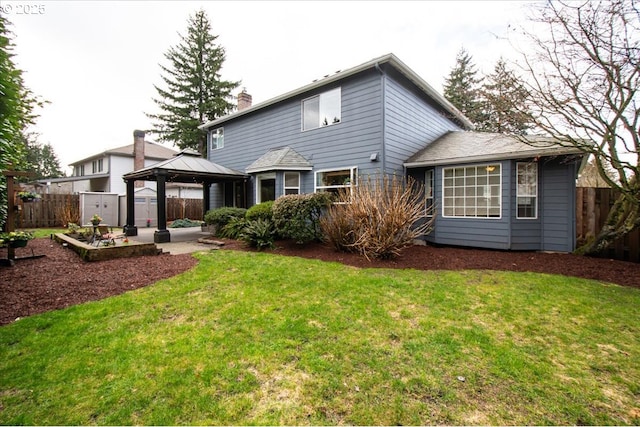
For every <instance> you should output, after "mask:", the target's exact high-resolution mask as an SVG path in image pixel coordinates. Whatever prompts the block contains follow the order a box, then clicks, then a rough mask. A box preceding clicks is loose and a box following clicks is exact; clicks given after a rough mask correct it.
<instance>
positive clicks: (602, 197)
mask: <svg viewBox="0 0 640 427" xmlns="http://www.w3.org/2000/svg"><path fill="white" fill-rule="evenodd" d="M617 197H618V192H617V191H615V190H613V189H611V188H591V187H578V188H576V238H577V241H578V245H580V244H581V243H582V242H584V241H585V240H586V239H589V238H591V237H593V236H595V235H596V234H598V232H599V231H600V229H601V228H602V226H603V225H604V222H605V221H606V219H607V215H608V214H609V210H610V209H611V207H612V206H613V203H614V202H615V201H616V198H617ZM602 256H603V257H607V258H614V259H618V260H623V261H632V262H640V229H636V230H634V231H633V232H631V233H629V234H627V235H626V236H625V237H623V238H622V239H618V240H616V241H615V242H614V244H613V245H612V246H611V247H610V248H609V249H608V250H606V251H605V252H604V253H603V254H602Z"/></svg>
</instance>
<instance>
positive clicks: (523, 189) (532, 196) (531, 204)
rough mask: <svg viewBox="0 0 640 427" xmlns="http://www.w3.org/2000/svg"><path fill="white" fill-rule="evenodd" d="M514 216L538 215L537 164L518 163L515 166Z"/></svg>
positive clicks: (531, 216)
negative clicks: (516, 183)
mask: <svg viewBox="0 0 640 427" xmlns="http://www.w3.org/2000/svg"><path fill="white" fill-rule="evenodd" d="M516 170H517V173H516V175H517V179H518V186H517V189H516V204H517V210H516V218H518V219H520V218H529V219H535V218H537V217H538V164H537V163H518V164H517V166H516Z"/></svg>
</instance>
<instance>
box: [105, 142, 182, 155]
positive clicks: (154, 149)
mask: <svg viewBox="0 0 640 427" xmlns="http://www.w3.org/2000/svg"><path fill="white" fill-rule="evenodd" d="M105 154H124V155H126V156H131V157H133V144H129V145H125V146H124V147H118V148H113V149H111V150H107V151H105ZM176 154H178V152H177V151H176V150H173V149H171V148H168V147H165V146H163V145H160V144H156V143H155V142H149V141H145V142H144V157H145V158H146V159H159V160H162V159H170V158H171V157H173V156H175V155H176Z"/></svg>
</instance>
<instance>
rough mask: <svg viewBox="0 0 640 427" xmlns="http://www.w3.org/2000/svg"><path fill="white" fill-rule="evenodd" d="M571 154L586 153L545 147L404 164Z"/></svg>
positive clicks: (469, 161)
mask: <svg viewBox="0 0 640 427" xmlns="http://www.w3.org/2000/svg"><path fill="white" fill-rule="evenodd" d="M571 154H585V153H584V152H583V151H580V150H578V149H569V150H558V149H553V148H549V149H545V150H540V151H513V152H509V153H497V154H485V155H481V156H467V157H450V158H446V159H435V160H428V161H421V162H407V163H404V164H403V165H404V166H405V167H407V168H419V167H426V166H440V165H451V164H456V163H478V162H487V161H499V160H513V159H522V158H525V157H533V156H540V157H547V156H563V155H571Z"/></svg>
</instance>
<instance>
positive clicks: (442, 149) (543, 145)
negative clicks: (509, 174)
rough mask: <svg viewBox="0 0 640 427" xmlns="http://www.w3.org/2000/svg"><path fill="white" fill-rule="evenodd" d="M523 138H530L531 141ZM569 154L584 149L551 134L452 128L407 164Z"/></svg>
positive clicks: (435, 163) (413, 165) (437, 163)
mask: <svg viewBox="0 0 640 427" xmlns="http://www.w3.org/2000/svg"><path fill="white" fill-rule="evenodd" d="M521 138H526V139H527V142H524V141H522V140H521ZM567 154H582V152H581V151H580V150H579V149H577V148H575V147H573V146H571V147H568V146H567V147H565V146H559V145H557V141H555V140H554V139H552V138H548V137H539V136H527V137H515V136H511V135H505V134H499V133H486V132H468V131H452V132H448V133H446V134H444V135H442V136H441V137H440V138H438V139H436V140H435V141H433V142H432V143H431V144H429V145H428V146H426V147H425V148H423V149H422V150H420V151H418V152H417V153H416V154H414V155H413V156H411V157H410V158H409V159H408V160H407V161H406V162H405V163H404V165H405V166H406V167H421V166H435V165H444V164H454V163H471V162H482V161H494V160H504V159H519V158H526V157H535V156H553V155H556V156H557V155H567Z"/></svg>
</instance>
